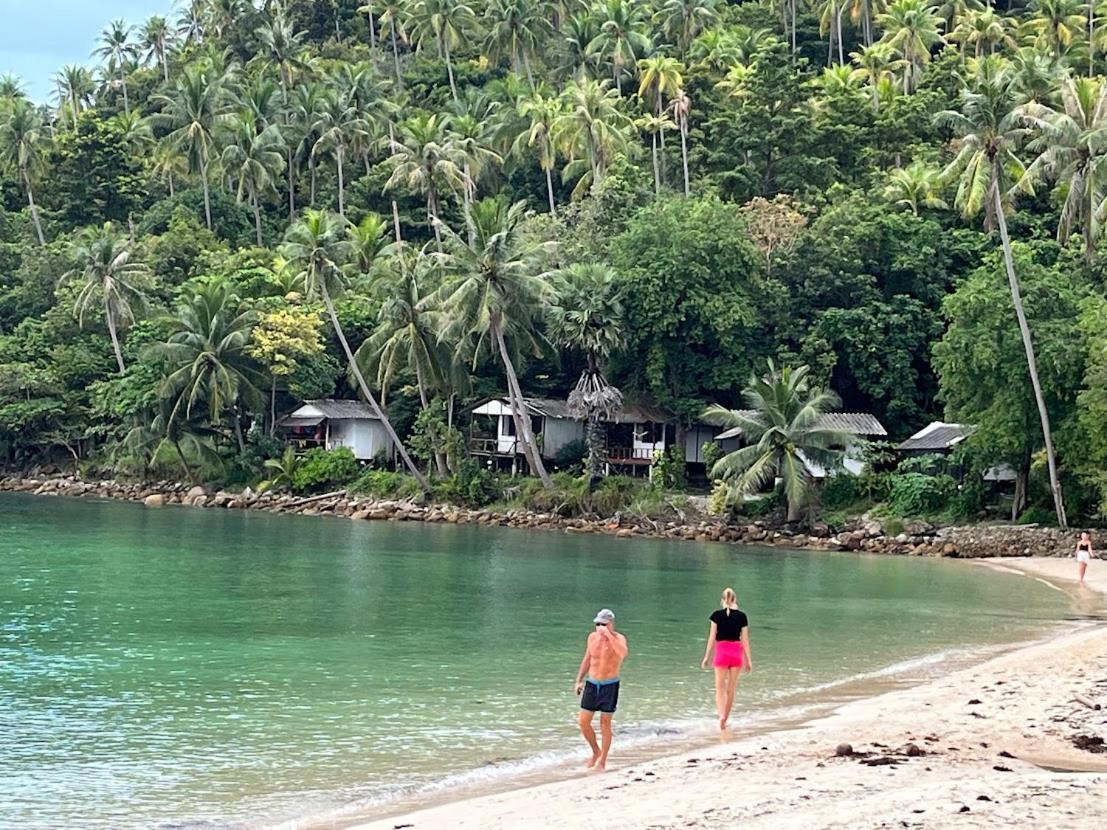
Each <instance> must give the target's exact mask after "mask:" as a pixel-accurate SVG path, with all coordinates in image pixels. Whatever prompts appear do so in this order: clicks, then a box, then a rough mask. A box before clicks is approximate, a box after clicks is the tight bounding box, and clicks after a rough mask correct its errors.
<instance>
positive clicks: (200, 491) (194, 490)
mask: <svg viewBox="0 0 1107 830" xmlns="http://www.w3.org/2000/svg"><path fill="white" fill-rule="evenodd" d="M207 494H208V492H207V490H205V489H204V488H203V487H201V486H200V485H199V484H197V485H196V486H195V487H191V488H189V491H188V493H187V494H186V495H187V496H188V498H190V499H195V498H199V497H200V496H206V495H207Z"/></svg>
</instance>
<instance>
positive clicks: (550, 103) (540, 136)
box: [512, 91, 561, 216]
mask: <svg viewBox="0 0 1107 830" xmlns="http://www.w3.org/2000/svg"><path fill="white" fill-rule="evenodd" d="M518 111H519V115H520V116H522V117H523V118H525V119H528V121H529V124H528V125H527V127H526V129H525V130H524V131H523V132H521V133H519V135H518V136H516V138H515V142H514V144H513V145H512V151H513V152H514V153H516V154H517V155H522V154H523V152H524V148H530V149H531V150H533V151H534V153H535V154H536V155H537V157H538V166H539V167H541V168H542V172H543V173H545V174H546V195H547V197H548V198H549V202H550V215H551V216H553V215H556V214H557V206H556V204H555V202H554V187H553V169H554V165H555V164H557V147H556V145H555V144H554V138H553V125H554V122H555V121H556V120H557V117H558V115H560V114H561V99H560V98H555V97H551V96H548V95H546V94H545V93H543V92H541V91H535V92H534V93H533V94H532V95H531V96H530V97H529V98H524V99H523V100H522V101H520V102H519V108H518Z"/></svg>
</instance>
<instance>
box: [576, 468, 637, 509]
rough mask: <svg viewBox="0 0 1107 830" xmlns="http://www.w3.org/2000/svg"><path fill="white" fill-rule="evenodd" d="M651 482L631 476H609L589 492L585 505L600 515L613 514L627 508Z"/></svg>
mask: <svg viewBox="0 0 1107 830" xmlns="http://www.w3.org/2000/svg"><path fill="white" fill-rule="evenodd" d="M647 489H650V488H649V484H648V483H645V482H643V481H642V480H641V479H637V478H633V477H631V476H608V477H607V478H605V479H604V480H603V481H602V482H601V483H600V485H599V486H598V487H597V488H596V489H595V490H593V491H592V492H591V493H589V494H588V496H587V498H586V499H585V504H584V506H585V507H586V508H587V509H588V510H589V512H592V513H596V514H597V515H600V516H604V517H607V516H613V515H614V514H615V513H618V512H619V511H621V510H626V509H627V508H628V507H629V506H630V505H631V503H633V502H634V500H635V499H637V498H638V497H639V496H640V495H642V493H643V491H645V490H647Z"/></svg>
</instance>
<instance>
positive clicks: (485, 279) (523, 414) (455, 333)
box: [437, 199, 553, 487]
mask: <svg viewBox="0 0 1107 830" xmlns="http://www.w3.org/2000/svg"><path fill="white" fill-rule="evenodd" d="M525 212H526V205H525V204H524V203H523V202H516V203H515V204H513V205H508V204H507V202H506V201H505V200H503V199H484V200H483V201H480V202H477V203H476V204H475V205H473V208H472V216H471V220H470V221H471V224H472V226H473V229H474V235H473V240H472V242H469V241H467V240H465V239H463V238H462V237H460V236H459V235H458V234H457V233H455V232H454V231H452V230H450V229H449V228H448V227H443V234H444V236H445V242H446V251H447V254H448V260H447V262H448V265H447V268H448V272H449V276H448V277H447V280H446V283H445V284H444V285H443V287H442V288H441V289H440V290H439V292H438V294H437V296H438V298H439V299H440V300H441V303H442V310H443V313H444V314H445V317H446V321H447V322H446V326H445V328H444V329H443V331H442V336H443V339H445V340H446V341H447V342H461V341H465V340H469V341H470V342H473V343H475V344H476V346H477V348H475V349H474V360H476V359H477V356H479V354H480V352H481V350H482V348H487V349H490V350H491V352H492V354H493V355H494V356H495V357H498V358H499V359H500V362H501V363H502V364H503V367H504V374H505V376H506V378H507V388H508V399H509V401H510V403H511V415H512V418H513V420H514V422H515V434H516V435H518V436H520V437H521V438H522V445H523V454H524V455H525V457H526V459H527V463H528V465H529V466H530V470H531V473H532V474H533V475H536V476H538V477H539V478H540V479H541V480H542V484H543V485H544V486H545V487H552V486H553V480H552V479H551V478H550V474H549V473H548V472H546V467H545V465H544V464H543V463H542V455H541V452H540V451H539V449H538V444H537V442H536V441H535V438H534V431H533V429H532V428H531V423H530V414H529V412H528V410H527V408H526V402H525V398H524V396H523V390H522V388H521V387H520V385H519V376H518V374H517V372H516V369H515V360H514V357H513V355H517V354H518V353H520V352H523V351H527V352H531V353H534V352H536V351H538V350H539V347H540V343H541V333H540V323H541V320H542V317H543V316H544V315H545V313H546V310H547V308H548V307H549V304H550V301H551V299H552V286H551V283H550V281H549V280H548V279H547V278H546V276H545V275H544V273H543V272H542V271H541V264H540V260H539V253H540V252H539V249H538V247H537V246H536V245H535V244H534V243H533V242H530V241H528V240H527V239H526V237H525V236H524V234H523V232H522V228H521V223H522V220H523V216H524V214H525Z"/></svg>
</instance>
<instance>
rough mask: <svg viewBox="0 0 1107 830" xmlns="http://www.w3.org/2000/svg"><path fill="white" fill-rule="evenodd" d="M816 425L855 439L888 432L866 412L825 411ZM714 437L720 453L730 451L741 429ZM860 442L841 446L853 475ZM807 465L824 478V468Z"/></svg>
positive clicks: (857, 467) (739, 442)
mask: <svg viewBox="0 0 1107 830" xmlns="http://www.w3.org/2000/svg"><path fill="white" fill-rule="evenodd" d="M743 414H745V415H747V416H751V415H753V414H754V413H753V412H750V411H745V412H744V413H743ZM817 425H818V426H819V427H821V428H823V429H832V430H836V431H838V432H844V433H847V434H848V435H855V436H857V438H859V439H872V438H882V437H884V436H886V435H887V434H888V431H887V430H886V429H884V425H883V424H881V423H880V421H878V420H877V419H876V416H875V415H870V414H868V413H867V412H826V413H824V414H822V415H820V416H819V420H818V422H817ZM714 440H715V442H716V443H718V444H719V446H720V447H721V448H722V450H723V451H724V452H733V451H734V450H736V449H738V448H739V447H741V446H742V430H741V429H739V428H737V427H735V428H733V429H728V430H724V431H722V432H720V433H718V434H717V435H716V436H715V438H714ZM860 444H861V441H857V442H855V443H849V444H847V445H846V446H845V447H843V449H844V450H845V451H846V453H845V459H844V461H843V466H844V467H845V469H846V471H847V472H849V473H852V474H853V475H857V474H859V473H860V472H861V471H862V470H863V469H864V467H865V462H864V461H863V460H862V459H861V457H860V456H861V452H860V450H861V446H860ZM807 467H808V469H809V470H810V471H811V474H812V475H813V476H814V477H815V478H819V479H822V478H826V476H827V471H826V470H824V469H823V468H822V467H820V466H819V465H818V464H815V463H813V462H811V461H807Z"/></svg>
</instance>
